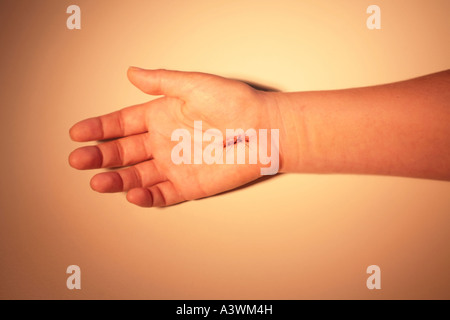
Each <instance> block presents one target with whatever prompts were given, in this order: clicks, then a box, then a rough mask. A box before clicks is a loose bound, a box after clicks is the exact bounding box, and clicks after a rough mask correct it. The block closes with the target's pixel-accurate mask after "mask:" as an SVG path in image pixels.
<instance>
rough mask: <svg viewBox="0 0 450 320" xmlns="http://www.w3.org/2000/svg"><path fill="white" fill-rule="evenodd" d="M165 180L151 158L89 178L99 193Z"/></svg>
mask: <svg viewBox="0 0 450 320" xmlns="http://www.w3.org/2000/svg"><path fill="white" fill-rule="evenodd" d="M164 181H166V177H165V176H164V175H163V174H162V173H161V172H159V170H158V169H157V168H156V166H155V162H154V161H153V160H149V161H145V162H142V163H139V164H137V165H134V166H132V167H129V168H126V169H120V170H117V171H113V172H102V173H99V174H96V175H95V176H94V177H92V179H91V188H92V189H94V190H95V191H98V192H101V193H109V192H121V191H128V190H130V189H133V188H142V187H149V186H152V185H155V184H157V183H160V182H164Z"/></svg>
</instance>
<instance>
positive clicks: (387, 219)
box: [0, 0, 450, 299]
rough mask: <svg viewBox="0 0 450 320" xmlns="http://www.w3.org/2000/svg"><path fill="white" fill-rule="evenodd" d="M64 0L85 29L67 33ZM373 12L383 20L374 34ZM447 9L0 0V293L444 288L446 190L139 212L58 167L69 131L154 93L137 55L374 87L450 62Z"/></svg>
mask: <svg viewBox="0 0 450 320" xmlns="http://www.w3.org/2000/svg"><path fill="white" fill-rule="evenodd" d="M70 4H78V5H79V6H80V7H81V15H82V16H81V18H82V29H81V30H68V29H67V28H66V19H67V17H68V16H69V15H68V14H66V8H67V6H69V5H70ZM370 4H377V5H379V6H380V7H381V13H382V29H381V30H368V29H367V27H366V19H367V17H368V14H367V13H366V8H367V7H368V6H369V5H370ZM449 12H450V1H448V0H442V1H437V0H433V1H430V0H420V1H416V0H396V1H391V0H389V1H387V0H386V1H385V0H374V1H364V0H354V1H348V0H342V1H332V0H308V1H300V0H297V1H242V0H239V1H230V0H227V1H206V0H205V1H181V0H180V1H82V0H77V1H75V0H74V1H62V0H54V1H31V0H30V1H16V0H14V1H13V0H9V1H2V2H1V8H0V35H1V38H0V40H1V53H0V55H1V57H0V58H1V59H0V64H1V75H0V81H1V83H0V93H1V118H0V122H1V123H0V143H1V144H0V146H1V150H2V151H1V157H0V167H1V179H0V183H1V190H0V191H1V193H0V210H1V214H0V219H1V220H0V298H3V299H16V298H39V299H41V298H62V299H80V298H88V299H92V298H114V299H116V298H145V299H200V298H202V299H221V298H225V299H302V298H338V299H341V298H360V299H367V298H376V299H378V298H388V299H390V298H446V299H448V298H450V274H449V270H450V250H449V243H450V215H449V213H450V212H449V211H450V210H449V209H450V183H449V182H442V181H431V180H430V181H427V180H419V179H407V178H395V177H373V176H351V175H346V176H344V175H301V174H299V175H288V174H285V175H282V176H277V177H275V178H273V179H269V180H267V181H265V182H263V183H259V184H256V185H253V186H251V187H249V188H246V189H244V190H239V191H235V192H231V193H227V194H225V195H221V196H217V197H212V198H208V199H204V200H198V201H192V202H189V203H183V204H181V205H177V206H174V207H170V208H166V209H142V208H138V207H135V206H133V205H131V204H129V203H128V202H126V200H125V197H124V195H123V194H114V195H111V194H108V195H101V194H98V193H95V192H93V191H91V190H90V188H89V179H90V176H91V175H92V174H93V172H79V171H76V170H74V169H72V168H70V167H69V165H68V162H67V157H68V154H69V152H70V151H71V150H73V149H74V148H76V147H78V146H79V144H77V143H74V142H72V141H70V139H69V136H68V130H69V128H70V126H71V125H72V124H73V123H75V122H76V121H78V120H81V119H83V118H86V117H90V116H94V115H100V114H103V113H108V112H111V111H114V110H116V109H119V108H122V107H125V106H128V105H132V104H137V103H140V102H143V101H146V100H149V99H150V98H151V97H149V96H146V95H145V94H143V93H141V92H139V91H138V90H137V89H135V88H134V87H133V86H132V85H131V84H129V83H128V81H127V79H126V69H127V67H128V66H129V65H136V66H141V67H146V68H170V69H180V70H196V71H203V72H210V73H216V74H220V75H223V76H228V77H233V78H240V79H245V80H249V81H254V82H259V83H262V84H265V85H267V86H271V87H275V88H278V89H280V90H286V91H294V90H295V91H298V90H319V89H335V88H346V87H354V86H363V85H372V84H379V83H385V82H390V81H397V80H403V79H407V78H411V77H415V76H419V75H423V74H427V73H432V72H436V71H440V70H443V69H448V68H449V67H450V43H449V38H450V19H449V15H448V13H449ZM71 264H76V265H79V266H80V267H81V272H82V289H81V290H79V291H76V290H74V291H70V290H68V289H67V288H66V278H67V276H68V275H67V274H66V273H65V271H66V268H67V266H68V265H71ZM371 264H376V265H379V266H380V267H381V271H382V289H381V290H378V291H370V290H368V289H367V288H366V284H365V283H366V279H367V277H368V275H367V274H366V273H365V271H366V268H367V266H369V265H371Z"/></svg>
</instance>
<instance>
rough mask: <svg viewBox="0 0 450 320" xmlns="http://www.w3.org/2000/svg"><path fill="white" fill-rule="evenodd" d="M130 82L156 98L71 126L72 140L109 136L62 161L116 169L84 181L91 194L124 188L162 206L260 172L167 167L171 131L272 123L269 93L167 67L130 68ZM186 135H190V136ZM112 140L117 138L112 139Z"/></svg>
mask: <svg viewBox="0 0 450 320" xmlns="http://www.w3.org/2000/svg"><path fill="white" fill-rule="evenodd" d="M128 78H129V80H130V81H131V82H132V83H133V84H134V85H135V86H136V87H137V88H139V89H140V90H142V91H143V92H145V93H148V94H151V95H162V96H163V97H160V98H158V99H156V100H152V101H150V102H146V103H143V104H141V105H136V106H132V107H128V108H125V109H122V110H120V111H116V112H113V113H111V114H107V115H104V116H100V117H95V118H90V119H86V120H83V121H81V122H79V123H77V124H75V125H74V126H73V127H72V128H71V129H70V136H71V138H72V139H73V140H75V141H91V140H105V139H113V138H114V139H115V140H110V141H107V142H103V143H100V144H98V145H96V146H86V147H81V148H78V149H76V150H75V151H73V152H72V153H71V154H70V157H69V163H70V165H71V166H72V167H74V168H76V169H95V168H117V167H126V166H128V167H126V168H120V169H117V170H115V171H109V172H103V173H99V174H97V175H95V176H94V177H93V178H92V179H91V187H92V189H94V190H96V191H98V192H121V191H128V193H127V199H128V201H130V202H131V203H134V204H136V205H139V206H144V207H152V206H167V205H172V204H175V203H179V202H182V201H185V200H191V199H198V198H203V197H207V196H211V195H214V194H217V193H220V192H223V191H226V190H230V189H233V188H236V187H238V186H241V185H243V184H245V183H248V182H250V181H252V180H255V179H257V178H258V177H260V175H261V173H260V168H261V166H260V165H255V164H253V165H252V164H248V162H246V164H205V163H203V164H178V165H176V164H174V163H173V161H172V159H171V151H172V148H173V147H174V146H175V145H176V144H177V142H176V141H171V134H172V132H173V131H174V130H175V129H183V128H184V129H187V130H189V131H190V132H191V133H192V132H193V126H194V121H198V120H201V121H202V128H203V131H205V130H206V129H208V128H217V129H219V130H220V131H221V132H222V135H223V137H225V129H238V128H241V129H243V130H247V129H248V128H253V129H255V130H258V129H260V128H262V129H270V128H279V125H278V123H276V122H277V121H278V120H277V119H279V115H278V109H277V108H276V104H275V101H274V100H273V99H272V96H271V95H270V94H268V93H266V92H263V91H258V90H255V89H253V88H251V87H250V86H248V85H246V84H244V83H242V82H239V81H235V80H229V79H225V78H221V77H218V76H214V75H210V74H203V73H191V72H189V73H188V72H179V71H168V70H143V69H138V68H130V69H129V70H128ZM192 136H193V135H192ZM116 138H117V139H116Z"/></svg>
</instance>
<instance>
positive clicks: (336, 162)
mask: <svg viewBox="0 0 450 320" xmlns="http://www.w3.org/2000/svg"><path fill="white" fill-rule="evenodd" d="M275 95H276V101H277V103H278V107H279V109H280V114H281V118H280V126H282V127H283V128H282V130H280V131H281V132H280V134H281V137H280V152H281V156H282V163H281V170H282V171H285V172H311V173H355V174H380V175H396V176H409V177H421V178H431V179H446V180H450V72H449V71H445V72H441V73H437V74H433V75H429V76H425V77H421V78H416V79H413V80H408V81H403V82H397V83H393V84H387V85H381V86H374V87H366V88H356V89H347V90H336V91H317V92H299V93H276V94H275Z"/></svg>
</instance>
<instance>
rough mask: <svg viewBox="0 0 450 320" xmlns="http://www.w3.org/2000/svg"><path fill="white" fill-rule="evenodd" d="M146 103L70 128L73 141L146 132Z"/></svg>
mask: <svg viewBox="0 0 450 320" xmlns="http://www.w3.org/2000/svg"><path fill="white" fill-rule="evenodd" d="M147 108H148V102H147V103H143V104H140V105H135V106H131V107H127V108H124V109H122V110H119V111H115V112H112V113H109V114H106V115H103V116H99V117H94V118H89V119H86V120H82V121H80V122H78V123H76V124H75V125H74V126H73V127H72V128H70V131H69V133H70V137H71V138H72V140H74V141H78V142H85V141H91V140H105V139H112V138H120V137H125V136H129V135H133V134H138V133H144V132H147V125H146V110H147Z"/></svg>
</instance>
